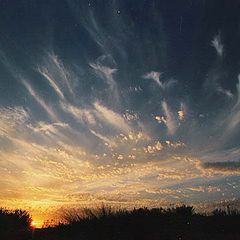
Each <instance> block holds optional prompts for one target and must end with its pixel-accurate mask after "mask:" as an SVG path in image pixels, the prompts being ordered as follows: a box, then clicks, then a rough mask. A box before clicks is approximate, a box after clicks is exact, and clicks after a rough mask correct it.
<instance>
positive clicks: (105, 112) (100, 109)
mask: <svg viewBox="0 0 240 240" xmlns="http://www.w3.org/2000/svg"><path fill="white" fill-rule="evenodd" d="M94 107H95V109H96V114H97V116H98V117H99V118H100V119H101V120H103V121H104V122H105V123H107V124H111V125H112V126H114V127H115V128H116V129H119V130H121V131H123V132H125V133H127V132H130V131H131V128H130V126H129V125H128V124H127V122H126V121H125V119H124V118H123V117H122V116H121V115H120V114H119V113H117V112H114V111H112V110H111V109H109V108H107V107H105V106H103V105H102V104H100V103H99V102H95V103H94Z"/></svg>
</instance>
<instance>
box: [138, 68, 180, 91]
mask: <svg viewBox="0 0 240 240" xmlns="http://www.w3.org/2000/svg"><path fill="white" fill-rule="evenodd" d="M142 77H143V78H144V79H150V80H153V81H155V82H156V83H157V84H158V85H159V87H161V88H162V89H166V88H169V87H172V86H173V85H174V84H176V83H177V81H176V80H174V79H170V80H167V81H165V82H164V83H163V82H161V81H160V77H161V73H160V72H155V71H152V72H149V73H146V74H144V75H143V76H142Z"/></svg>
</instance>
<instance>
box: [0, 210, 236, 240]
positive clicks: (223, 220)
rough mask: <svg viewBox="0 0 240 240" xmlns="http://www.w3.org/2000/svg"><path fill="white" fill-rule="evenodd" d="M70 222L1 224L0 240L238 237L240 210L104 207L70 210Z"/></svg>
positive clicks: (204, 239)
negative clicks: (28, 225)
mask: <svg viewBox="0 0 240 240" xmlns="http://www.w3.org/2000/svg"><path fill="white" fill-rule="evenodd" d="M65 220H66V221H68V223H67V224H59V225H58V226H55V227H48V228H43V229H35V230H34V231H32V229H31V228H29V229H28V230H27V229H25V230H24V228H22V229H21V230H19V229H15V231H8V232H6V227H5V228H4V226H3V225H4V223H2V222H1V224H0V227H1V228H0V233H1V236H0V239H6V240H7V239H11V240H15V239H16V240H20V239H21V240H24V239H25V240H28V239H36V240H75V239H76V240H77V239H78V240H81V239H82V240H88V239H89V240H92V239H94V240H97V239H99V240H101V239H104V240H135V239H136V240H140V239H144V240H172V239H175V240H184V239H186V240H190V239H194V240H195V239H196V240H198V239H199V240H208V239H209V240H215V239H216V240H221V239H224V240H238V239H240V214H239V212H238V211H233V210H230V209H227V210H224V211H222V210H216V211H214V212H213V213H212V214H211V215H200V214H195V213H194V209H193V208H192V207H186V206H182V207H176V208H171V209H161V208H157V209H147V208H144V209H135V210H132V211H123V210H119V211H114V212H113V211H112V210H111V209H110V208H106V207H103V208H101V209H98V211H92V210H85V211H84V214H83V213H81V214H77V213H68V214H66V215H65Z"/></svg>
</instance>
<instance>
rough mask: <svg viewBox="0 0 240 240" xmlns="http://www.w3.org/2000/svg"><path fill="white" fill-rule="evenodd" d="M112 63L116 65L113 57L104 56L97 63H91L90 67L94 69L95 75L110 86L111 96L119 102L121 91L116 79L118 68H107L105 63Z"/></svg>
mask: <svg viewBox="0 0 240 240" xmlns="http://www.w3.org/2000/svg"><path fill="white" fill-rule="evenodd" d="M108 61H110V63H111V64H112V65H114V60H113V59H112V57H111V56H110V55H109V56H106V55H103V56H101V57H99V58H98V59H97V60H96V62H95V63H89V65H90V66H91V67H92V68H93V69H94V71H95V73H96V74H97V75H98V76H99V77H100V78H102V79H103V80H105V81H106V83H107V85H108V86H109V89H110V93H111V96H112V97H113V98H115V99H116V101H117V102H119V98H120V96H119V91H118V87H117V83H116V81H115V79H114V74H115V73H116V72H117V69H116V68H111V67H109V66H106V65H105V64H106V63H105V62H108Z"/></svg>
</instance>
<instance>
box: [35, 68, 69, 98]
mask: <svg viewBox="0 0 240 240" xmlns="http://www.w3.org/2000/svg"><path fill="white" fill-rule="evenodd" d="M38 72H39V73H40V74H41V75H42V76H44V77H45V79H46V80H47V81H48V82H49V84H50V86H51V87H52V88H53V89H54V91H55V92H56V93H57V95H58V96H59V97H60V98H61V99H64V94H63V92H62V91H61V89H60V87H59V86H58V85H57V83H56V82H55V80H54V79H53V78H52V76H51V75H50V74H49V72H48V70H47V68H45V67H43V68H38Z"/></svg>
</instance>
